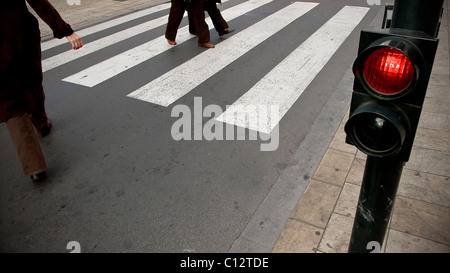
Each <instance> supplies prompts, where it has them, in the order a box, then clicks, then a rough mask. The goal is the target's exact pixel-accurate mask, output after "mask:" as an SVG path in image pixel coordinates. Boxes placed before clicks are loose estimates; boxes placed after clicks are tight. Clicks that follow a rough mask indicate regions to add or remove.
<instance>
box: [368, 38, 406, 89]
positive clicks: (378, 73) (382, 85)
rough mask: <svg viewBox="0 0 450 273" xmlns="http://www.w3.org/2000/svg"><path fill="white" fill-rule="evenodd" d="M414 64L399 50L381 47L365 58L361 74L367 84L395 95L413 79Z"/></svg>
mask: <svg viewBox="0 0 450 273" xmlns="http://www.w3.org/2000/svg"><path fill="white" fill-rule="evenodd" d="M414 74H415V71H414V66H413V65H412V63H411V61H410V60H409V58H408V57H407V56H406V55H405V54H404V53H403V52H401V51H399V50H397V49H395V48H392V47H381V48H378V49H376V50H375V51H373V52H372V53H371V54H370V55H369V56H368V57H367V59H366V60H365V62H364V65H363V75H364V79H365V80H366V82H367V84H368V85H369V86H370V87H371V88H372V89H373V90H375V91H376V92H379V93H381V94H383V95H388V96H389V95H397V94H399V93H401V92H403V91H405V90H406V89H407V88H408V87H409V86H410V85H411V84H412V82H413V81H414Z"/></svg>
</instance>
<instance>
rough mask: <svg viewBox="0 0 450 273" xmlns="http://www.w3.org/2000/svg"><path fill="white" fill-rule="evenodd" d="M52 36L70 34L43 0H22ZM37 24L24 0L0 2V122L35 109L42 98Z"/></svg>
mask: <svg viewBox="0 0 450 273" xmlns="http://www.w3.org/2000/svg"><path fill="white" fill-rule="evenodd" d="M26 1H27V2H28V4H29V5H30V6H31V7H32V8H33V9H34V11H35V12H36V13H37V14H38V15H39V17H40V18H42V20H44V21H45V22H46V23H47V24H48V25H49V26H50V28H51V29H52V30H53V35H54V36H55V37H56V38H63V37H66V36H68V35H70V34H72V33H73V30H72V28H71V27H70V25H68V24H67V23H66V22H64V20H63V19H62V18H61V16H60V15H59V14H58V12H57V11H56V10H55V8H54V7H53V6H52V5H51V4H50V3H49V2H48V1H47V0H26ZM40 43H41V38H40V31H39V23H38V21H37V19H36V18H35V17H34V16H33V15H32V14H31V13H30V12H29V11H28V9H27V5H26V3H25V0H2V3H1V4H0V122H5V121H7V120H8V119H10V118H11V117H15V116H18V115H22V114H24V113H27V112H30V111H33V110H35V108H36V105H37V104H39V102H40V103H42V101H43V96H44V94H43V88H42V66H41V45H40Z"/></svg>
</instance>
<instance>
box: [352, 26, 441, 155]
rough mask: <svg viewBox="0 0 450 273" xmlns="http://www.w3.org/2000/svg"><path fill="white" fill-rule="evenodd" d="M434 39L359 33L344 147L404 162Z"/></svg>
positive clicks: (410, 34) (396, 32)
mask: <svg viewBox="0 0 450 273" xmlns="http://www.w3.org/2000/svg"><path fill="white" fill-rule="evenodd" d="M437 45H438V39H436V38H434V37H430V36H429V35H427V34H425V33H424V32H420V31H410V30H405V29H389V30H386V31H381V32H375V31H365V30H363V31H362V32H361V37H360V43H359V50H358V57H357V58H356V60H355V62H354V64H353V72H354V74H355V80H354V85H353V94H352V102H351V106H350V116H349V120H348V121H347V123H346V125H345V132H346V134H347V138H346V142H347V143H349V144H352V145H354V146H356V147H357V148H358V149H359V150H361V151H362V152H364V153H365V154H367V155H370V156H375V157H385V156H394V155H398V156H400V158H401V159H402V160H403V161H404V162H407V161H408V160H409V156H410V153H411V148H412V145H413V142H414V137H415V134H416V129H417V125H418V122H419V118H420V113H421V111H422V104H423V101H424V99H425V94H426V90H427V86H428V81H429V78H430V74H431V69H432V66H433V62H434V56H435V54H436V49H437Z"/></svg>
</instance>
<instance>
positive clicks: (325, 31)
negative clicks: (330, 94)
mask: <svg viewBox="0 0 450 273" xmlns="http://www.w3.org/2000/svg"><path fill="white" fill-rule="evenodd" d="M368 10H369V8H364V7H352V6H345V7H344V8H343V9H341V10H340V11H339V12H338V13H337V14H336V15H335V16H334V17H333V18H331V19H330V20H329V21H328V22H326V23H325V24H324V25H323V26H322V27H321V28H320V29H319V30H317V31H316V32H315V33H314V34H313V35H311V36H310V37H309V38H308V39H307V40H306V41H305V42H304V43H302V44H301V45H300V46H299V47H298V48H297V49H296V50H294V51H293V52H292V53H291V54H290V55H289V56H288V57H286V58H285V59H284V60H283V61H282V62H281V63H279V64H278V65H277V66H276V67H275V68H274V69H273V70H272V71H270V72H269V73H268V74H267V75H265V76H264V77H263V78H262V79H261V80H260V81H259V82H258V83H257V84H255V85H254V86H253V87H252V88H251V89H250V90H249V91H248V92H246V93H245V94H244V95H243V96H242V97H241V98H239V99H238V100H237V101H236V102H235V103H234V104H233V105H231V106H230V107H229V108H228V109H227V110H226V111H225V112H224V113H223V114H222V115H220V116H219V117H218V118H217V120H218V121H222V122H225V123H229V124H234V125H236V126H239V127H245V128H248V129H251V130H255V131H259V132H263V133H267V134H269V133H270V132H271V131H272V130H273V129H274V128H275V126H276V125H278V123H279V121H280V120H281V119H282V118H283V116H284V115H285V114H286V112H287V111H288V110H289V109H290V108H291V106H292V105H293V104H294V103H295V102H296V101H297V99H298V98H299V97H300V95H301V94H302V93H303V91H304V90H305V89H306V87H307V86H308V85H309V84H310V83H311V81H312V80H313V79H314V78H315V77H316V75H317V74H318V73H319V72H320V70H322V68H323V67H324V66H325V65H326V63H327V62H328V61H329V60H330V59H331V57H332V56H333V54H334V53H335V52H336V51H337V49H338V48H339V47H340V46H341V44H342V43H343V42H344V40H345V39H346V38H347V37H348V36H349V35H350V33H351V32H352V31H353V29H354V28H355V27H356V26H357V25H358V24H359V22H360V21H361V20H362V19H363V18H364V16H365V15H366V13H367V12H368ZM167 88H172V87H171V86H170V85H169V86H168V87H167ZM251 105H253V106H254V105H278V106H279V110H280V113H279V115H278V116H277V119H278V120H275V121H268V122H267V123H266V124H265V125H266V126H264V124H263V125H262V126H261V124H259V125H258V122H257V120H253V121H252V120H249V119H245V117H244V118H242V115H237V117H238V118H237V119H235V117H234V116H235V115H234V113H235V112H236V111H239V109H249V107H248V106H251ZM254 114H256V116H257V113H254Z"/></svg>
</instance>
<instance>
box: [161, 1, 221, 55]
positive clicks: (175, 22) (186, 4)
mask: <svg viewBox="0 0 450 273" xmlns="http://www.w3.org/2000/svg"><path fill="white" fill-rule="evenodd" d="M203 1H204V0H171V7H170V12H169V20H168V23H167V27H166V34H165V37H166V39H167V42H168V43H169V44H170V45H176V44H177V43H176V41H175V38H176V36H177V32H178V27H179V26H180V23H181V20H182V19H183V15H184V12H185V11H186V9H189V10H190V11H191V12H192V21H193V23H194V24H195V28H196V30H197V35H198V45H199V46H201V47H206V48H213V47H214V44H212V43H210V36H209V27H208V25H207V24H206V22H205V11H204V8H203Z"/></svg>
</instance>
